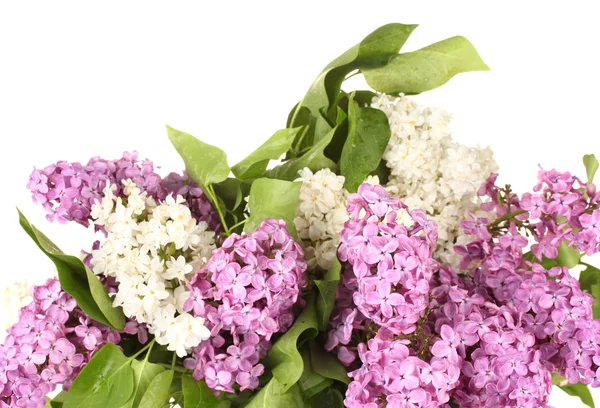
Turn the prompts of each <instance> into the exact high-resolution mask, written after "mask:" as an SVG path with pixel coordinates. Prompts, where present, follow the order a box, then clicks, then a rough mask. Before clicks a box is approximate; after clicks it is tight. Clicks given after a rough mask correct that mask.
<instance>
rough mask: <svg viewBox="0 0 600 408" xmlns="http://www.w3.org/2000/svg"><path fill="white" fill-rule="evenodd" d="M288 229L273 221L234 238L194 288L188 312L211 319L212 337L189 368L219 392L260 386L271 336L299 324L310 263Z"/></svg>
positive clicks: (197, 277)
mask: <svg viewBox="0 0 600 408" xmlns="http://www.w3.org/2000/svg"><path fill="white" fill-rule="evenodd" d="M285 227H286V225H285V222H284V221H277V220H272V219H268V220H265V221H264V222H263V223H262V224H261V225H260V227H259V228H258V229H256V230H255V231H254V232H252V233H250V234H248V235H241V236H240V235H237V234H232V235H231V236H229V237H228V238H227V239H226V240H225V241H224V242H223V244H222V246H221V247H220V248H218V249H216V250H215V251H214V252H213V255H212V257H211V258H210V259H209V260H208V263H207V264H206V266H205V267H204V268H203V269H202V270H201V271H199V272H198V273H197V274H196V275H195V276H194V278H193V279H192V281H191V282H190V284H189V289H190V293H191V294H190V298H189V299H188V300H187V302H185V305H184V309H185V310H186V311H193V313H194V315H195V316H201V317H203V318H204V319H205V320H206V322H205V324H206V325H207V327H208V328H209V329H210V330H211V334H212V338H211V339H209V340H206V341H204V342H202V343H200V345H199V346H198V347H196V348H195V349H194V354H193V357H192V358H190V359H187V360H186V361H185V364H186V367H189V368H190V369H192V370H193V371H194V373H193V376H194V378H196V379H197V380H200V379H202V378H204V379H205V380H206V384H207V385H208V387H209V388H211V389H213V390H215V391H226V392H233V388H232V386H233V384H234V383H236V382H237V384H238V385H239V386H240V388H243V389H254V388H256V386H257V385H258V380H257V376H259V375H260V374H262V371H263V370H264V368H263V367H262V366H261V365H260V364H258V362H259V361H260V359H262V358H264V357H265V355H266V352H267V350H268V349H269V348H270V347H271V344H270V342H269V340H270V339H271V336H273V334H275V333H277V332H281V331H285V330H287V329H288V328H289V327H290V326H291V325H292V323H293V321H294V312H293V309H292V308H293V307H294V305H295V304H296V303H297V302H300V301H301V300H300V298H299V295H300V289H301V288H302V287H304V286H305V285H306V276H305V271H306V262H305V261H304V253H303V251H302V249H301V247H300V246H299V245H298V244H297V243H296V242H294V240H293V238H292V237H291V235H290V234H289V233H288V232H287V230H286V228H285ZM242 337H243V340H242Z"/></svg>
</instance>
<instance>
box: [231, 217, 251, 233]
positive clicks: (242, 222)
mask: <svg viewBox="0 0 600 408" xmlns="http://www.w3.org/2000/svg"><path fill="white" fill-rule="evenodd" d="M246 221H248V218H246V219H243V220H242V221H240V222H238V223H237V224H235V225H234V226H233V227H231V228H229V231H233V230H234V229H236V228H237V227H239V226H240V225H244V224H245V223H246Z"/></svg>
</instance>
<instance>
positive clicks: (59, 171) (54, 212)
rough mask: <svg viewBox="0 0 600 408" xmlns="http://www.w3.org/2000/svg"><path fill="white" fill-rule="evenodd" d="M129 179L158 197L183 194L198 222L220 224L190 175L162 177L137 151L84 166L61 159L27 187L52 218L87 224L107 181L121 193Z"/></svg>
mask: <svg viewBox="0 0 600 408" xmlns="http://www.w3.org/2000/svg"><path fill="white" fill-rule="evenodd" d="M127 179H131V180H132V181H133V182H134V183H135V184H136V186H137V187H138V188H140V189H141V190H142V191H146V192H147V193H148V195H150V196H152V197H154V198H156V199H159V200H164V199H165V198H166V197H167V196H168V195H169V194H180V195H182V196H183V197H185V198H186V200H187V204H188V205H189V207H190V209H191V210H192V214H194V216H195V217H196V219H197V220H198V221H206V222H207V223H208V224H209V226H210V228H211V229H212V230H216V228H217V227H218V224H219V222H218V216H217V214H216V213H215V212H214V211H213V209H212V206H211V204H210V202H209V201H208V199H207V198H206V196H205V195H204V193H203V192H202V190H201V189H200V188H199V187H198V186H197V185H196V184H195V183H193V182H192V181H191V180H190V179H189V178H188V176H187V175H185V174H184V175H180V174H177V173H171V174H169V175H168V176H167V177H165V178H161V177H160V176H159V175H158V174H156V173H155V169H154V164H153V163H152V162H151V161H150V160H147V159H146V160H142V161H140V160H139V159H138V153H137V152H131V153H129V152H125V153H124V154H123V157H121V158H120V159H117V160H105V159H102V158H100V157H94V158H92V159H90V160H89V161H88V163H87V164H85V165H82V164H81V163H78V162H73V163H69V162H67V161H59V162H57V163H56V164H52V165H50V166H47V167H45V168H43V169H35V170H34V171H33V172H32V174H31V176H30V178H29V183H28V184H27V188H29V190H31V193H32V197H33V200H34V202H36V203H38V204H41V205H42V206H43V207H44V209H45V210H46V211H47V213H48V215H47V216H46V217H47V218H48V220H49V221H54V220H56V221H58V222H61V223H65V222H67V221H75V222H77V223H79V224H82V225H84V226H86V227H87V226H89V224H90V213H91V209H92V205H93V204H94V202H95V201H96V200H101V199H102V196H103V190H104V188H105V187H106V184H107V183H110V184H111V185H114V186H116V188H117V190H116V191H115V194H116V195H122V194H121V192H122V182H123V181H124V180H127Z"/></svg>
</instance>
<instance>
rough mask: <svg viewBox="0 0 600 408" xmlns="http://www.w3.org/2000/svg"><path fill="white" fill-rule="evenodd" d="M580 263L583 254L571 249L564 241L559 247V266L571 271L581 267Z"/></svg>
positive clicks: (557, 259) (557, 258) (557, 260)
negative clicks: (578, 266)
mask: <svg viewBox="0 0 600 408" xmlns="http://www.w3.org/2000/svg"><path fill="white" fill-rule="evenodd" d="M579 261H581V253H580V252H579V251H577V250H576V249H573V248H571V247H570V246H569V243H568V242H567V241H563V242H562V243H561V244H560V246H559V247H558V255H557V256H556V262H557V263H558V265H560V266H566V267H567V268H569V269H571V268H574V267H575V266H577V265H579Z"/></svg>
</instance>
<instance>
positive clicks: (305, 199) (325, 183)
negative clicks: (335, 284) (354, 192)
mask: <svg viewBox="0 0 600 408" xmlns="http://www.w3.org/2000/svg"><path fill="white" fill-rule="evenodd" d="M299 173H300V178H299V179H297V180H296V181H302V187H300V195H299V197H298V206H297V207H296V217H295V218H294V224H295V226H296V230H297V231H298V236H299V238H300V239H301V244H302V247H303V249H304V256H305V258H306V262H307V264H308V268H309V269H311V268H314V267H316V266H319V267H320V268H322V269H325V270H327V269H328V268H329V266H331V261H332V260H333V258H334V257H335V256H336V251H337V247H338V245H339V243H340V231H341V230H342V229H343V228H344V223H345V222H346V221H347V220H348V213H347V212H346V200H347V198H348V192H347V191H346V189H344V177H343V176H338V175H336V174H335V173H334V172H332V171H331V170H329V169H322V170H319V171H317V172H316V173H313V172H312V171H311V170H310V169H308V168H305V169H303V170H301V171H300V172H299Z"/></svg>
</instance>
